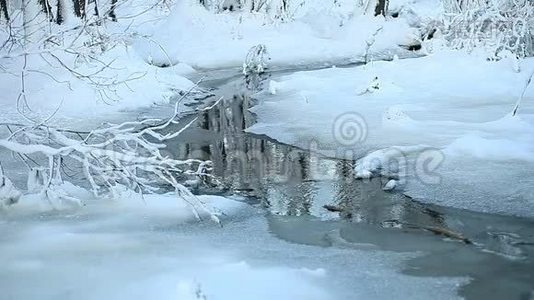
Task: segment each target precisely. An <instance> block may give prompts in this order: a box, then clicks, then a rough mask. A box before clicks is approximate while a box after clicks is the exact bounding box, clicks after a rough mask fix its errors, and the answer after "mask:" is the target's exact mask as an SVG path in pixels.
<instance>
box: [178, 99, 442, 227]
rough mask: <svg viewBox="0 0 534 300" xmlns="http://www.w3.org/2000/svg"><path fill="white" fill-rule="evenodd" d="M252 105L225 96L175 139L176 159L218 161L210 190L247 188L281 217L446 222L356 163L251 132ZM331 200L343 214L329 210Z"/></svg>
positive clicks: (245, 191) (240, 190) (244, 191)
mask: <svg viewBox="0 0 534 300" xmlns="http://www.w3.org/2000/svg"><path fill="white" fill-rule="evenodd" d="M253 104H254V103H253V100H252V99H251V98H250V97H248V96H245V95H235V96H234V97H233V98H231V99H228V100H226V101H221V102H220V103H219V104H218V105H216V106H214V107H213V108H212V109H210V110H207V111H204V112H202V113H201V114H200V116H199V118H198V121H197V123H196V125H195V126H193V127H191V128H189V129H188V130H187V131H186V132H184V134H182V135H181V136H180V137H179V138H177V139H176V140H174V141H172V143H171V144H169V149H170V150H171V151H172V154H173V155H174V156H175V157H178V158H181V159H187V158H198V159H204V160H211V161H212V162H213V175H214V176H215V177H216V178H217V180H218V181H219V183H220V184H219V186H218V187H219V190H217V191H212V192H218V193H230V194H232V193H241V194H243V195H245V196H248V197H250V198H254V199H256V200H257V201H258V202H259V203H261V204H262V205H263V206H265V207H266V208H268V209H269V210H270V211H271V212H272V213H274V214H279V215H288V216H301V215H313V216H316V217H321V218H338V217H341V218H343V219H346V220H348V221H353V222H365V223H371V224H382V223H383V222H387V221H391V220H395V221H398V222H401V223H409V224H425V225H432V226H444V223H443V219H442V217H441V215H440V214H439V213H437V212H434V211H432V210H429V209H428V208H425V207H423V206H421V205H418V204H416V203H414V202H413V201H409V200H408V199H406V198H405V197H403V196H401V195H398V194H391V193H386V192H383V191H382V186H383V184H384V182H382V180H381V179H372V180H368V181H362V180H356V179H355V177H354V162H353V161H345V160H334V159H329V158H325V157H322V156H319V155H318V154H315V153H310V152H309V151H304V150H301V149H298V148H295V147H292V146H289V145H284V144H281V143H278V142H276V141H273V140H271V139H269V138H267V137H264V136H257V135H253V134H247V133H245V132H244V130H245V129H246V128H248V127H249V126H251V125H252V124H253V123H254V122H255V118H254V115H253V114H251V113H250V112H249V111H248V109H249V108H250V107H251V105H253ZM199 192H200V191H199ZM201 192H209V191H206V190H202V191H201ZM325 205H330V206H335V207H336V208H338V209H339V212H338V213H332V212H329V211H328V210H326V209H325V208H324V207H323V206H325Z"/></svg>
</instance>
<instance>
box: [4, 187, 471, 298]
mask: <svg viewBox="0 0 534 300" xmlns="http://www.w3.org/2000/svg"><path fill="white" fill-rule="evenodd" d="M200 199H201V200H202V201H204V202H206V203H207V204H209V205H213V206H215V207H216V208H217V209H219V210H220V211H222V212H223V213H224V219H223V223H224V225H225V226H224V228H219V227H218V226H216V224H213V223H210V222H201V223H197V222H196V221H193V219H192V214H190V213H189V210H188V209H187V208H186V209H185V210H184V208H185V206H184V205H182V204H184V203H181V202H180V201H177V199H176V198H175V197H172V196H169V197H167V196H153V197H147V198H146V203H145V204H140V205H128V206H127V207H124V206H123V205H122V204H121V203H113V202H102V201H99V202H88V204H87V206H86V207H84V208H79V209H77V210H72V211H70V212H68V213H67V212H65V211H62V212H48V213H45V214H43V213H39V214H36V213H34V212H31V211H27V210H24V209H22V210H19V211H18V213H16V214H15V215H12V213H15V211H13V210H12V211H4V212H3V214H4V215H3V216H2V218H0V225H1V226H0V236H1V239H0V252H1V253H2V255H1V256H0V263H1V264H2V268H0V277H1V278H3V279H2V281H0V288H1V289H2V294H3V298H6V299H11V298H13V299H35V298H39V299H43V300H44V299H59V298H61V299H102V298H108V299H179V300H189V299H337V300H339V299H347V300H348V299H369V298H373V299H391V298H399V297H400V298H410V299H427V298H428V297H429V296H430V295H432V298H435V299H454V298H455V297H456V296H455V293H456V289H457V288H458V286H459V284H460V283H463V282H465V280H463V279H455V278H439V279H435V278H419V277H411V276H407V275H401V274H399V273H398V271H399V269H400V268H401V265H402V262H403V261H404V260H406V259H409V258H411V257H414V256H415V255H414V254H408V253H393V252H382V251H362V250H356V249H341V248H335V247H329V248H324V247H316V246H302V245H296V244H291V243H287V242H284V241H282V240H280V239H277V238H275V237H274V236H273V235H272V234H271V233H270V232H269V227H268V226H269V225H268V222H267V220H266V219H265V217H264V214H263V212H261V211H260V210H257V209H256V208H253V207H250V206H248V205H246V204H243V203H240V202H236V201H234V200H230V199H227V198H222V197H217V196H201V197H200ZM13 209H15V210H16V209H17V208H16V206H15V207H13ZM188 220H189V221H188ZM204 296H205V298H204Z"/></svg>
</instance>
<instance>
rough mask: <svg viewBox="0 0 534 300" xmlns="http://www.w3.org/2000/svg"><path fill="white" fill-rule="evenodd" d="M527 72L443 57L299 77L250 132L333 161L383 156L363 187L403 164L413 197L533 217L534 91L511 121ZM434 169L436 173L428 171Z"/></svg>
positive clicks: (284, 82)
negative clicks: (387, 166)
mask: <svg viewBox="0 0 534 300" xmlns="http://www.w3.org/2000/svg"><path fill="white" fill-rule="evenodd" d="M520 67H521V70H523V71H522V72H516V71H515V61H512V60H506V59H504V60H501V61H499V62H490V61H487V60H485V59H484V58H483V57H478V56H475V55H467V54H465V53H463V52H457V51H441V52H438V53H435V54H432V55H430V56H428V57H423V58H417V59H406V60H396V61H391V62H374V63H372V64H369V65H366V66H361V67H354V68H345V69H339V68H331V69H325V70H319V71H309V72H298V73H295V74H292V75H288V76H283V77H281V78H274V79H273V80H274V83H271V87H273V88H271V91H270V92H269V91H265V92H263V93H262V94H260V95H258V97H259V98H260V99H261V100H260V104H259V105H257V106H256V107H254V108H252V111H253V112H255V113H256V114H257V115H258V123H257V124H255V125H253V126H252V127H251V128H249V131H251V132H254V133H258V134H267V135H269V136H271V137H273V138H275V139H278V140H280V141H282V142H286V143H291V144H296V145H299V146H301V147H310V143H312V142H313V143H315V144H318V145H319V147H318V148H319V150H320V151H323V152H324V153H325V154H327V155H330V156H342V157H345V156H346V155H347V154H349V155H351V157H352V155H354V156H356V157H357V158H359V157H362V156H364V155H366V154H368V153H373V156H372V157H375V156H377V155H378V157H375V159H374V160H373V159H372V157H370V158H369V157H368V158H367V159H364V160H361V161H360V162H359V164H358V166H357V171H358V172H359V173H360V174H361V175H362V177H366V176H371V175H372V174H371V173H372V172H377V171H380V169H383V168H382V167H383V165H381V164H380V160H381V159H383V160H385V161H391V157H394V158H395V160H396V161H397V162H398V161H400V162H402V163H404V164H405V165H406V168H407V169H406V170H404V171H405V173H406V174H405V175H406V180H407V182H406V185H405V189H406V192H407V193H408V194H409V195H412V196H414V197H417V198H418V199H420V200H422V201H429V202H435V203H436V202H437V203H440V204H444V205H453V206H457V207H462V208H469V209H474V210H481V211H491V212H500V213H508V214H517V215H528V216H532V215H534V201H533V200H532V199H534V194H533V193H534V192H533V191H534V182H533V181H532V180H531V179H530V178H532V175H533V174H532V171H529V170H533V168H532V167H533V166H534V159H533V157H534V115H533V114H534V101H531V100H532V99H533V96H534V88H532V87H530V89H529V90H528V91H527V93H526V95H525V99H524V101H523V104H522V107H521V109H520V113H519V116H516V117H511V116H509V115H508V114H509V113H510V112H511V111H512V109H513V106H514V104H515V102H516V100H517V98H518V96H519V94H520V93H521V91H522V89H523V87H524V84H525V81H526V78H527V77H528V76H529V75H530V72H531V71H530V70H533V69H534V60H533V59H526V60H524V61H523V62H522V64H521V65H520ZM372 86H378V88H374V87H373V88H369V87H372ZM273 89H275V94H273V93H272V92H273ZM347 114H348V115H349V117H351V116H352V119H351V118H347ZM345 120H348V121H345ZM351 135H352V136H351ZM362 139H363V140H364V141H363V142H361V140H362ZM347 141H348V142H349V144H348V146H347ZM351 142H352V144H351ZM392 147H393V148H392ZM406 147H408V148H406ZM414 147H415V148H414ZM381 149H393V150H394V151H396V155H392V152H391V151H389V152H388V151H382V150H381ZM406 149H411V150H413V149H416V150H417V149H418V150H417V151H415V152H414V151H411V150H409V151H406ZM376 150H381V151H382V152H384V153H386V154H388V156H387V157H382V156H381V155H379V154H380V152H378V153H377V152H374V151H376ZM421 154H424V155H426V158H425V157H421ZM425 159H426V161H425ZM427 162H431V163H433V164H434V165H433V167H434V168H433V169H432V170H427V169H425V168H426V167H427V166H426V165H425V163H427ZM362 166H363V167H362ZM366 166H367V167H366ZM421 172H422V173H421ZM427 177H429V178H430V177H431V179H432V180H430V181H431V182H434V183H435V184H429V182H426V181H425V178H427ZM438 183H439V184H438ZM456 184H458V185H456ZM474 199H476V200H474Z"/></svg>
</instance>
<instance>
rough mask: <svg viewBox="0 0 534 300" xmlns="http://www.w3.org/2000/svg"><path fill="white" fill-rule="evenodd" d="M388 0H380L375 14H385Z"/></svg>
mask: <svg viewBox="0 0 534 300" xmlns="http://www.w3.org/2000/svg"><path fill="white" fill-rule="evenodd" d="M388 2H389V1H388V0H378V2H377V3H376V6H375V16H379V15H382V16H385V15H386V11H387V9H388V4H389V3H388Z"/></svg>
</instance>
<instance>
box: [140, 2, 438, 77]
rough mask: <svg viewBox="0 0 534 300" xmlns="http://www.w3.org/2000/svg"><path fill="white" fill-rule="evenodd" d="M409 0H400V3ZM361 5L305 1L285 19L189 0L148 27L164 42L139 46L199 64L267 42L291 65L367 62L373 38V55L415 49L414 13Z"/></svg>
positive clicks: (234, 61) (162, 57)
mask: <svg viewBox="0 0 534 300" xmlns="http://www.w3.org/2000/svg"><path fill="white" fill-rule="evenodd" d="M404 2H406V1H396V3H397V6H399V7H401V6H402V5H403V3H404ZM414 3H416V4H418V5H415V7H418V8H420V9H425V8H427V10H433V12H434V14H435V13H437V12H439V11H440V5H439V4H437V3H432V1H426V0H422V1H414ZM360 10H361V9H358V7H357V6H356V5H354V2H353V1H336V4H333V3H331V2H329V1H321V0H312V1H305V4H304V5H302V6H297V7H296V8H294V11H293V20H292V21H290V22H280V21H276V20H273V19H272V18H271V17H270V16H269V15H265V14H253V13H230V12H226V13H221V14H213V13H212V12H210V11H207V10H206V9H205V8H204V7H202V6H200V5H199V4H198V3H195V1H186V0H183V1H178V4H177V5H176V7H175V8H174V10H173V11H172V13H171V15H170V16H169V18H168V19H166V20H164V21H162V22H160V24H159V25H158V26H155V27H154V28H151V30H149V29H147V34H150V35H151V36H152V37H153V39H154V40H156V41H158V42H159V43H160V45H154V44H153V43H146V42H145V41H143V40H142V41H140V42H139V43H138V44H137V45H136V46H137V48H138V49H139V52H140V53H141V54H142V55H143V56H144V57H150V59H152V60H154V61H158V62H161V63H165V62H167V61H168V57H171V58H172V60H174V61H177V62H185V63H187V64H189V65H191V66H193V67H195V68H228V67H239V66H241V65H242V64H243V60H244V58H245V56H246V55H247V52H248V51H249V49H250V48H251V47H253V46H256V45H258V44H264V45H265V46H266V47H267V51H268V53H269V56H270V58H271V63H272V64H273V65H276V66H286V67H288V66H293V67H294V66H306V65H332V64H348V63H354V62H362V61H364V60H365V58H364V56H365V53H366V51H367V50H366V48H368V43H370V44H372V46H370V47H369V49H368V52H369V58H375V59H376V58H392V57H393V55H399V56H414V55H415V54H413V53H411V52H409V51H407V50H405V49H403V48H401V47H399V45H403V46H407V45H411V44H413V43H414V42H415V41H417V40H418V39H419V34H420V32H419V31H418V29H416V28H413V27H411V26H410V22H409V21H410V20H411V19H409V18H398V19H389V20H388V21H387V22H386V20H385V19H384V18H372V17H370V16H359V15H360V14H361V11H360ZM169 29H171V30H169ZM173 29H174V30H173ZM375 35H376V36H375ZM161 47H163V49H165V52H162V51H161Z"/></svg>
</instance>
